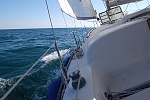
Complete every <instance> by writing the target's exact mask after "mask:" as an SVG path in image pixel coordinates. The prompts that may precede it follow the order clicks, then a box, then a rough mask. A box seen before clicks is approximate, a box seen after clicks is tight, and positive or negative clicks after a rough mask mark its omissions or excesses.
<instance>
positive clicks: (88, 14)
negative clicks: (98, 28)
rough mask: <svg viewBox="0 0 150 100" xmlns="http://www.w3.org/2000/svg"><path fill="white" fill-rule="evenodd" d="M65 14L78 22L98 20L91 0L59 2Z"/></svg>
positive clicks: (61, 0) (64, 0)
mask: <svg viewBox="0 0 150 100" xmlns="http://www.w3.org/2000/svg"><path fill="white" fill-rule="evenodd" d="M58 1H59V4H60V7H61V9H62V11H63V12H65V13H66V14H68V15H69V16H71V17H74V18H76V19H78V20H87V19H94V18H96V14H97V13H96V11H95V10H94V8H93V6H92V3H91V0H58Z"/></svg>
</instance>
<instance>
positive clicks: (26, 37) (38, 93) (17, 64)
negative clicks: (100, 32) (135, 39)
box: [0, 28, 90, 100]
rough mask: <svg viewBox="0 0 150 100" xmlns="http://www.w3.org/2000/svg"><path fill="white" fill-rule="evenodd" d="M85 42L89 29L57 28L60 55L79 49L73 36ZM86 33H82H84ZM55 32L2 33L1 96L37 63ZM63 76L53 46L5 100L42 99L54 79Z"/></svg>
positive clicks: (51, 41)
mask: <svg viewBox="0 0 150 100" xmlns="http://www.w3.org/2000/svg"><path fill="white" fill-rule="evenodd" d="M73 30H76V33H75V34H76V35H78V37H80V38H79V39H78V40H80V41H82V40H83V37H82V35H83V36H84V37H85V36H86V35H87V31H89V30H90V28H88V29H81V30H79V28H69V29H68V30H67V29H66V28H55V29H54V33H55V37H56V39H57V41H58V42H57V43H58V48H59V51H60V54H61V55H62V56H63V55H65V54H66V53H67V52H68V51H69V50H70V51H71V50H72V48H75V47H76V44H75V41H74V38H73V37H74V36H73V34H72V33H70V35H68V31H69V32H71V31H73ZM82 33H83V34H82ZM53 42H54V36H53V34H52V29H50V28H46V29H10V30H0V97H2V96H3V94H4V93H5V92H6V91H7V90H8V89H9V88H10V87H11V86H12V85H13V84H14V83H15V82H16V81H17V80H18V79H19V78H20V77H21V76H22V75H23V74H24V73H25V72H26V71H27V70H28V69H29V68H30V67H31V66H32V65H33V64H34V63H35V62H36V61H37V60H38V58H39V57H40V56H41V55H42V54H43V53H44V52H45V51H46V50H47V49H48V48H49V47H50V46H51V45H52V44H53ZM60 75H61V72H60V66H59V59H58V56H57V53H56V50H55V47H54V45H53V46H52V48H51V49H50V51H49V52H48V54H46V56H44V57H43V58H42V60H41V61H40V62H39V63H38V64H37V65H36V66H35V67H34V68H33V69H32V71H31V72H30V73H29V74H28V75H27V76H26V77H25V78H24V79H23V81H21V83H20V84H19V85H18V86H17V87H16V88H15V89H14V90H13V91H12V93H11V94H10V95H9V96H8V97H7V98H6V100H33V99H36V100H43V99H45V96H46V93H47V90H48V88H49V86H50V83H51V82H52V80H53V79H55V78H57V77H59V76H60Z"/></svg>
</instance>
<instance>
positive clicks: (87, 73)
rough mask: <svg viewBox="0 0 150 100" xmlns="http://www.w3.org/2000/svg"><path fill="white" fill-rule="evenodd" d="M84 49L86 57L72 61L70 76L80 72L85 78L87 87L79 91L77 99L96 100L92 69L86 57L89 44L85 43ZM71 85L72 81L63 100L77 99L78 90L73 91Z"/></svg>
mask: <svg viewBox="0 0 150 100" xmlns="http://www.w3.org/2000/svg"><path fill="white" fill-rule="evenodd" d="M82 48H83V50H84V56H83V57H82V58H81V59H74V60H72V61H71V63H70V67H69V69H68V76H69V74H70V73H71V72H73V71H75V70H80V74H81V76H82V77H84V78H85V80H86V85H85V86H84V87H83V88H81V89H79V91H78V96H77V99H79V100H94V99H93V97H94V93H93V83H92V76H91V68H90V66H88V65H87V57H86V48H87V42H85V43H83V46H82ZM71 83H72V81H71V80H70V82H69V84H68V86H67V88H66V91H65V93H64V98H63V100H75V98H76V94H77V90H75V89H73V87H72V85H71ZM70 96H71V98H70Z"/></svg>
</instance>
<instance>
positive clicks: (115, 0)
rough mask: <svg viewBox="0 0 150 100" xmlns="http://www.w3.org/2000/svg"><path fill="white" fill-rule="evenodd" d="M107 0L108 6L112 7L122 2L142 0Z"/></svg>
mask: <svg viewBox="0 0 150 100" xmlns="http://www.w3.org/2000/svg"><path fill="white" fill-rule="evenodd" d="M107 1H108V6H109V7H113V6H117V5H123V4H127V3H131V2H137V1H142V0H107Z"/></svg>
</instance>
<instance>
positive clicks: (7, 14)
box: [0, 0, 150, 29]
mask: <svg viewBox="0 0 150 100" xmlns="http://www.w3.org/2000/svg"><path fill="white" fill-rule="evenodd" d="M47 1H48V6H49V10H50V13H51V18H52V22H53V26H54V27H56V28H61V27H66V25H65V22H64V20H63V15H62V13H61V10H60V6H59V4H58V1H57V0H47ZM91 1H92V4H93V6H94V9H95V10H96V11H97V13H100V12H102V11H104V10H105V6H104V5H103V2H102V0H91ZM149 2H150V0H143V1H141V2H139V3H137V5H136V4H131V5H129V6H128V8H127V10H129V11H132V10H135V9H138V8H142V7H146V6H148V3H149ZM126 7H127V5H124V6H122V8H123V11H124V9H126ZM64 16H65V19H66V22H67V26H68V27H74V24H73V23H72V19H71V18H70V17H69V16H68V15H65V14H64ZM75 22H76V26H77V27H81V24H80V21H77V20H76V21H75ZM81 23H82V26H83V25H85V26H86V27H91V26H93V23H92V22H88V24H86V23H87V22H86V21H81ZM50 27H51V26H50V23H49V19H48V13H47V9H46V4H45V0H0V29H21V28H50Z"/></svg>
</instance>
